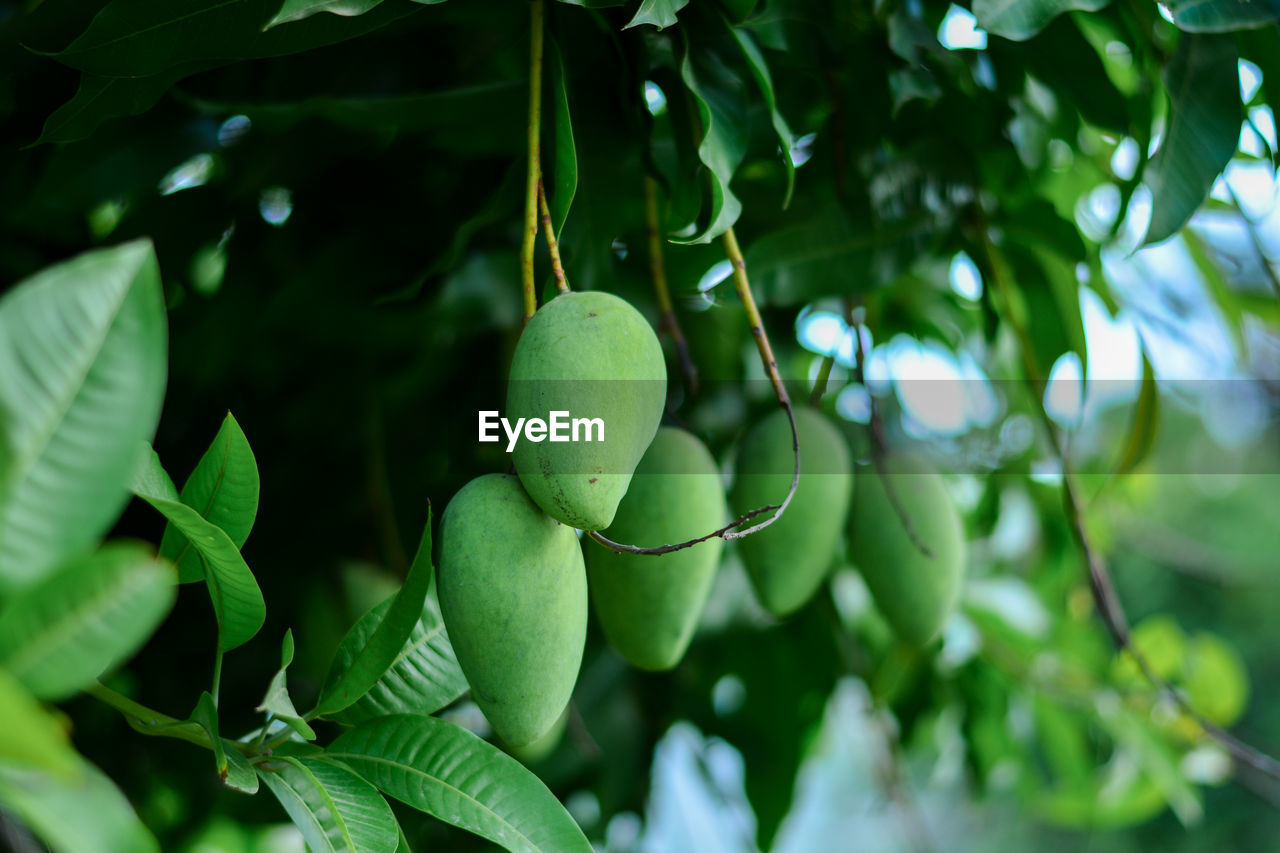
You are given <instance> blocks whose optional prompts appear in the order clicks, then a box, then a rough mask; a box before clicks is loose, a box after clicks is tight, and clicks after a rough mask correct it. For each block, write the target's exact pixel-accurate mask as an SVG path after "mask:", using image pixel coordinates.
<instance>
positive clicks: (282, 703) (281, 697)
mask: <svg viewBox="0 0 1280 853" xmlns="http://www.w3.org/2000/svg"><path fill="white" fill-rule="evenodd" d="M291 663H293V631H292V630H289V631H285V633H284V644H283V646H282V648H281V651H280V669H278V670H277V671H276V674H275V677H274V678H272V679H271V685H270V686H269V687H268V688H267V695H266V698H264V699H263V700H262V704H260V705H259V706H258V710H259V711H263V712H265V713H268V714H272V715H273V716H275V717H276V719H278V720H281V721H283V722H284V723H286V724H287V725H288V726H289V728H291V729H293V730H294V731H295V732H297V733H298V734H300V735H302V737H304V738H306V739H307V740H315V739H316V733H315V732H314V731H312V730H311V726H309V725H307V721H306V720H304V719H303V718H302V715H301V714H299V713H298V711H297V709H296V708H294V707H293V699H292V698H291V697H290V696H289V687H288V685H287V684H286V680H285V679H286V673H287V672H288V669H289V664H291Z"/></svg>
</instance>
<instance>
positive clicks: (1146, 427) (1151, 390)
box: [1115, 346, 1160, 475]
mask: <svg viewBox="0 0 1280 853" xmlns="http://www.w3.org/2000/svg"><path fill="white" fill-rule="evenodd" d="M1159 422H1160V389H1159V386H1158V385H1157V383H1156V376H1155V370H1154V369H1153V368H1152V366H1151V359H1149V358H1147V349H1146V347H1145V346H1144V347H1142V384H1141V385H1140V386H1139V387H1138V401H1137V403H1135V404H1134V407H1133V416H1132V417H1131V418H1130V420H1129V437H1128V439H1127V440H1126V441H1125V446H1124V451H1123V452H1122V453H1121V454H1120V459H1119V461H1118V462H1116V467H1115V473H1116V475H1124V474H1128V473H1129V472H1130V471H1132V470H1133V469H1135V468H1137V467H1138V465H1139V464H1141V463H1142V460H1143V459H1145V458H1146V457H1147V454H1148V453H1150V452H1151V447H1152V445H1153V444H1155V439H1156V428H1157V426H1158V425H1159Z"/></svg>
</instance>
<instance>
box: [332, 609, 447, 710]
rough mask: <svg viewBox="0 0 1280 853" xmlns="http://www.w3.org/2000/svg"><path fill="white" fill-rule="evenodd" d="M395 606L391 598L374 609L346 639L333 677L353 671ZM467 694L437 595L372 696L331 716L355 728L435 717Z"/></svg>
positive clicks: (371, 693) (349, 632) (336, 660)
mask: <svg viewBox="0 0 1280 853" xmlns="http://www.w3.org/2000/svg"><path fill="white" fill-rule="evenodd" d="M391 602H392V599H388V600H387V601H384V602H383V603H382V604H379V605H378V606H377V607H375V608H373V609H372V610H370V611H369V612H368V613H366V614H365V615H364V616H362V617H361V618H360V621H358V622H357V623H356V624H355V625H353V626H352V628H351V630H350V631H348V632H347V635H346V636H345V637H343V638H342V644H341V645H340V646H339V647H338V652H337V654H336V655H334V659H333V665H332V668H331V671H330V675H329V678H336V677H337V676H338V674H339V673H341V672H344V671H346V670H347V669H349V668H350V666H351V663H352V661H353V660H354V659H355V657H356V655H358V654H359V652H360V650H361V649H362V648H364V647H365V645H366V644H367V643H368V640H369V637H370V636H372V634H373V632H374V631H375V630H377V627H378V625H380V624H381V623H382V620H383V619H384V618H385V614H386V612H387V610H388V608H390V607H391ZM326 681H328V679H326ZM467 689H468V685H467V679H466V676H464V675H463V674H462V668H461V667H460V666H459V665H458V659H457V658H456V657H455V656H454V652H453V646H452V645H450V643H449V635H448V633H447V632H446V631H445V625H444V620H443V619H442V618H441V617H440V607H439V605H438V604H437V603H436V601H435V597H434V596H428V597H427V600H426V603H425V606H424V607H423V609H422V617H421V618H420V619H419V620H418V622H417V624H415V625H414V626H413V632H412V633H411V634H410V635H409V639H408V640H406V641H405V644H404V647H403V648H402V649H401V650H400V653H399V654H398V655H396V657H395V660H393V661H392V662H391V665H390V666H389V667H387V671H386V672H384V673H383V674H382V676H381V677H380V678H379V679H378V681H377V683H375V684H374V685H373V686H372V687H371V688H369V692H368V693H366V694H365V695H363V696H361V697H360V699H359V700H357V701H356V702H355V703H354V704H353V705H351V706H350V707H348V708H346V709H344V710H343V711H340V712H338V713H337V714H336V715H332V716H333V717H334V719H336V720H338V721H339V722H343V723H348V724H351V723H358V722H362V721H364V720H367V719H370V718H372V717H381V716H383V715H385V714H404V713H415V714H432V713H435V712H436V711H438V710H440V709H441V708H443V707H445V706H446V705H448V704H449V703H450V702H452V701H453V700H455V699H457V698H458V697H459V696H461V695H462V694H463V693H465V692H466V691H467Z"/></svg>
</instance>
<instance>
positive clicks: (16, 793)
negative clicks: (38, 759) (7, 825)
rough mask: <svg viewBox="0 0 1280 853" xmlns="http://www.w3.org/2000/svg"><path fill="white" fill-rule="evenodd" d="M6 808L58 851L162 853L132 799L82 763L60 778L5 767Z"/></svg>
mask: <svg viewBox="0 0 1280 853" xmlns="http://www.w3.org/2000/svg"><path fill="white" fill-rule="evenodd" d="M0 806H4V808H5V809H7V810H8V811H10V812H12V813H13V814H15V815H17V817H18V819H19V820H21V821H22V822H23V823H25V824H26V825H27V826H29V827H30V828H31V829H32V831H34V832H35V834H36V835H38V836H40V838H41V839H42V840H43V841H44V842H45V843H46V844H48V845H49V847H50V848H51V849H52V850H53V851H54V853H159V850H160V845H159V844H158V843H157V842H156V839H155V836H153V835H152V834H151V832H150V830H148V829H147V828H146V826H144V825H143V823H142V821H141V820H139V819H138V815H137V814H135V813H134V811H133V807H132V806H131V805H129V800H128V799H126V798H125V795H124V794H122V793H121V792H120V789H119V788H117V787H116V786H115V783H114V782H112V781H111V780H110V779H108V778H107V777H106V776H105V775H104V774H103V773H102V771H101V770H99V769H98V768H96V767H94V766H93V765H92V764H89V763H88V762H87V761H86V762H82V763H81V769H80V772H79V773H78V774H77V775H76V777H75V778H74V779H67V780H64V779H60V778H58V777H57V776H50V775H48V774H45V773H41V772H39V771H34V770H22V769H19V768H16V767H10V766H8V765H5V764H2V763H0Z"/></svg>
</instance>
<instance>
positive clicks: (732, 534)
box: [587, 228, 800, 556]
mask: <svg viewBox="0 0 1280 853" xmlns="http://www.w3.org/2000/svg"><path fill="white" fill-rule="evenodd" d="M724 245H725V251H726V253H727V254H728V256H729V261H730V262H731V263H732V264H733V278H734V284H735V285H736V286H737V289H738V298H739V299H741V300H742V304H743V306H744V307H745V308H746V310H747V319H748V320H749V321H750V323H751V334H752V335H753V336H754V337H755V341H756V349H758V350H759V352H760V361H761V363H762V364H763V365H764V370H765V373H767V374H768V375H769V379H770V381H771V382H772V383H773V392H774V394H775V396H777V398H778V405H780V406H782V409H783V411H785V412H786V413H787V421H788V423H790V425H791V449H792V451H793V452H794V454H795V471H794V472H793V473H792V475H791V488H789V489H788V490H787V496H786V497H785V498H784V499H783V501H782V503H780V504H769V505H767V506H762V507H759V508H757V509H753V510H751V511H750V512H748V513H745V514H743V515H741V516H739V517H738V518H737V520H735V521H734V522H732V523H731V524H727V525H725V526H724V527H721V528H720V529H719V530H713V531H711V532H710V533H708V534H707V535H706V536H700V537H698V538H697V539H690V540H689V541H687V542H679V543H676V544H674V545H658V546H656V547H653V548H641V547H637V546H635V545H624V544H621V543H619V542H614V541H613V540H612V539H609V538H608V537H606V536H605V535H604V534H602V533H600V532H599V531H598V530H589V531H587V535H588V536H590V537H591V538H592V539H594V540H595V541H596V542H598V543H600V544H601V545H603V546H604V547H606V548H608V549H610V550H612V551H617V552H618V553H619V554H637V555H645V556H659V555H662V554H670V553H671V552H673V551H680V550H683V549H685V548H692V547H693V546H694V545H697V544H698V543H699V542H705V541H707V540H708V539H714V538H717V537H718V538H720V539H742V538H744V537H746V536H750V535H751V534H752V533H758V532H759V531H761V530H764V529H765V528H766V527H768V526H769V525H770V524H773V523H774V522H775V521H777V520H778V519H779V518H782V514H783V513H784V512H786V511H787V507H788V506H789V505H790V504H791V499H792V498H793V497H795V494H796V488H797V487H798V486H799V485H800V433H799V430H798V429H797V427H796V415H795V411H794V410H793V409H792V407H791V397H790V396H788V394H787V389H786V386H784V385H783V384H782V377H781V376H780V375H779V374H778V362H777V360H776V359H775V358H774V357H773V349H772V348H771V347H770V346H769V336H768V335H766V334H765V331H764V324H763V323H762V322H761V320H760V310H759V309H758V308H757V307H756V301H755V298H754V297H753V296H752V295H751V283H750V282H749V281H748V279H747V264H746V261H744V260H743V258H742V250H741V249H740V248H738V240H737V238H736V237H735V236H734V234H733V229H732V228H730V229H729V230H728V231H726V232H725V234H724ZM770 510H776V512H774V514H773V515H771V516H769V517H768V518H766V519H765V520H764V521H762V522H760V523H759V524H754V525H752V526H751V527H748V528H747V529H746V530H735V528H737V527H738V526H740V525H742V524H745V523H746V522H748V521H750V520H751V519H753V518H755V517H756V516H758V515H762V514H764V513H766V512H769V511H770Z"/></svg>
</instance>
